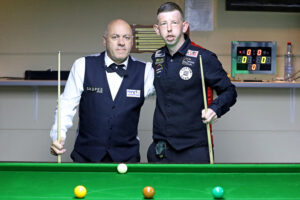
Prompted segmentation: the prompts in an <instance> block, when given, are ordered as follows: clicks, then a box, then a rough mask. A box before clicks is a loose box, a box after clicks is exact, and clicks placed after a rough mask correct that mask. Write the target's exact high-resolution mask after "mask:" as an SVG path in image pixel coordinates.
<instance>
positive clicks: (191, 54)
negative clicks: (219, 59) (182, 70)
mask: <svg viewBox="0 0 300 200" xmlns="http://www.w3.org/2000/svg"><path fill="white" fill-rule="evenodd" d="M185 55H186V56H190V57H194V58H197V56H198V51H193V50H190V49H189V50H188V51H187V52H186V54H185Z"/></svg>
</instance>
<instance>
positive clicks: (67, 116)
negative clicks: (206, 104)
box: [50, 52, 154, 141]
mask: <svg viewBox="0 0 300 200" xmlns="http://www.w3.org/2000/svg"><path fill="white" fill-rule="evenodd" d="M99 55H100V54H95V55H94V56H99ZM131 58H132V59H135V58H133V57H131ZM104 61H105V65H106V66H109V65H110V64H112V63H114V62H113V61H112V60H111V59H110V58H109V57H108V56H107V53H106V52H105V58H104ZM122 64H124V65H125V67H124V68H125V69H126V68H127V64H128V58H127V59H126V60H125V61H124V62H123V63H122ZM84 75H85V57H82V58H79V59H77V60H76V61H75V62H74V64H73V66H72V68H71V71H70V75H69V78H68V81H67V83H66V85H65V89H64V92H63V94H62V95H61V98H60V113H61V114H60V115H61V118H60V124H61V137H63V138H66V132H67V131H68V129H69V128H70V127H71V126H72V125H73V118H74V115H75V114H76V108H77V106H78V104H79V102H80V98H81V93H82V92H83V82H84ZM106 77H107V80H108V85H109V89H110V92H111V95H112V98H113V100H114V99H115V97H116V95H117V93H118V90H119V88H120V86H121V83H122V81H123V77H120V76H119V75H118V74H117V73H116V72H112V73H108V72H106ZM153 80H154V70H153V68H152V64H151V63H150V62H147V63H146V68H145V75H144V96H145V97H147V96H149V95H150V94H152V93H154V86H153ZM50 137H51V139H52V141H55V140H57V109H56V111H55V122H54V124H53V126H52V129H51V131H50Z"/></svg>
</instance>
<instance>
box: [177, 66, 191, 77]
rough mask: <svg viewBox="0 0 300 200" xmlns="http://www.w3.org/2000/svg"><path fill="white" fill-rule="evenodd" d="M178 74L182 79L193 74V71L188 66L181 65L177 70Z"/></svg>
mask: <svg viewBox="0 0 300 200" xmlns="http://www.w3.org/2000/svg"><path fill="white" fill-rule="evenodd" d="M179 76H180V78H181V79H182V80H189V79H190V78H192V76H193V71H192V69H191V68H189V67H182V68H181V70H180V71H179Z"/></svg>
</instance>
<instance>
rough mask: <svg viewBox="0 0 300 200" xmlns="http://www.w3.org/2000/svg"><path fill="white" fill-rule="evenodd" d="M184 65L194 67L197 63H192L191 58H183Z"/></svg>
mask: <svg viewBox="0 0 300 200" xmlns="http://www.w3.org/2000/svg"><path fill="white" fill-rule="evenodd" d="M182 64H183V65H188V66H192V65H193V64H195V62H194V61H192V59H191V58H188V57H185V58H183V60H182Z"/></svg>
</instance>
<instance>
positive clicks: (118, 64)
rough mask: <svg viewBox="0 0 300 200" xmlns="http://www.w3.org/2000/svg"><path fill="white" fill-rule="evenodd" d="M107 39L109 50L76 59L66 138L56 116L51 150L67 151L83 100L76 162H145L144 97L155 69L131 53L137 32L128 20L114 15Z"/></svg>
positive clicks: (66, 97) (67, 97)
mask: <svg viewBox="0 0 300 200" xmlns="http://www.w3.org/2000/svg"><path fill="white" fill-rule="evenodd" d="M102 40H103V45H104V46H105V49H106V50H105V51H104V52H102V53H100V54H95V55H90V56H86V57H82V58H79V59H77V60H76V61H75V62H74V64H73V67H72V69H71V72H70V75H69V78H68V81H67V83H66V86H65V90H64V93H63V94H62V95H61V104H60V105H61V106H60V107H61V140H60V142H58V141H57V124H56V121H57V120H55V123H54V125H53V127H52V129H51V132H50V137H51V139H52V141H53V143H52V145H51V147H50V152H51V154H53V155H61V154H63V153H65V151H66V150H65V149H64V142H65V139H66V132H67V130H68V129H69V128H70V127H71V126H72V120H73V117H74V115H75V113H76V107H77V106H78V105H79V124H78V129H77V137H76V141H75V146H74V150H73V151H72V153H71V158H72V159H73V161H74V162H139V161H140V153H139V140H138V137H137V135H138V132H137V127H138V122H139V115H140V110H141V107H142V105H143V103H144V99H145V97H147V96H148V95H149V94H151V93H153V79H154V70H153V68H152V67H151V63H144V62H141V61H137V60H136V59H134V58H133V57H131V56H130V55H129V54H130V50H131V48H132V45H133V36H132V30H131V27H130V25H129V24H128V23H127V22H125V21H124V20H122V19H116V20H113V21H111V22H110V23H109V24H108V25H107V28H106V31H105V33H104V35H103V38H102ZM56 113H57V112H56ZM56 118H57V114H56V115H55V119H56Z"/></svg>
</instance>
